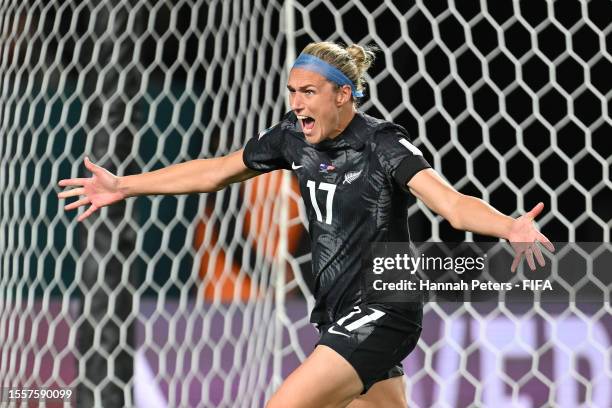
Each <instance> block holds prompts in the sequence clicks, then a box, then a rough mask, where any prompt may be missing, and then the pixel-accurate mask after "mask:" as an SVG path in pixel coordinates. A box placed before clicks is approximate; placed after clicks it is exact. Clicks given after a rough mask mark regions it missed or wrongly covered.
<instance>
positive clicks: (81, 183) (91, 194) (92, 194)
mask: <svg viewBox="0 0 612 408" xmlns="http://www.w3.org/2000/svg"><path fill="white" fill-rule="evenodd" d="M85 167H86V168H87V170H89V171H90V172H91V173H92V174H93V175H92V177H90V178H72V179H64V180H60V181H59V183H58V184H59V185H60V186H61V187H68V186H72V187H76V188H73V189H70V190H66V191H62V192H61V193H59V194H58V195H57V196H58V198H68V197H74V196H84V197H82V198H80V199H79V200H77V201H75V202H73V203H70V204H68V205H66V206H64V209H65V210H73V209H75V208H79V207H80V206H82V205H87V204H91V205H90V206H89V208H88V209H87V210H86V211H85V212H84V213H82V214H81V215H79V217H78V218H77V221H83V220H84V219H85V218H87V217H89V216H90V215H91V214H93V213H94V212H96V210H98V209H99V208H102V207H105V206H107V205H110V204H113V203H116V202H117V201H121V200H123V199H124V198H125V196H124V194H123V193H121V191H120V190H119V179H120V178H119V177H117V176H115V175H114V174H113V173H111V172H110V171H108V170H106V169H105V168H103V167H100V166H97V165H95V164H93V163H92V162H91V161H90V160H89V157H85Z"/></svg>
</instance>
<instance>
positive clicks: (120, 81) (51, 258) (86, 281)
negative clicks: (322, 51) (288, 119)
mask: <svg viewBox="0 0 612 408" xmlns="http://www.w3.org/2000/svg"><path fill="white" fill-rule="evenodd" d="M611 22H612V3H610V2H609V1H606V0H601V1H596V0H594V1H575V0H563V1H560V0H559V1H550V0H549V1H544V0H531V1H524V2H519V1H510V0H508V1H490V0H489V1H485V0H481V1H477V0H461V1H456V0H448V1H445V0H428V1H416V2H415V1H401V2H399V1H397V2H393V1H369V0H355V1H353V2H341V1H336V0H314V1H302V0H291V1H284V2H283V1H280V0H270V1H260V0H251V1H244V0H243V1H239V0H231V1H212V0H207V1H203V0H184V1H180V0H172V1H155V0H125V1H119V0H83V1H70V0H49V1H42V0H21V1H13V0H4V1H0V30H1V34H0V36H1V37H0V38H1V39H0V158H1V160H0V185H1V186H2V188H1V189H0V200H1V202H0V387H21V388H71V389H73V390H75V393H76V397H75V398H74V400H73V402H74V403H75V404H77V405H78V406H83V407H90V406H104V407H110V406H143V407H144V406H147V407H161V406H172V407H173V406H204V407H247V406H253V407H258V406H262V405H263V402H264V401H265V399H266V398H268V397H269V396H270V395H271V393H272V392H273V390H274V389H275V387H276V386H278V384H279V383H280V381H282V378H284V377H286V375H287V374H288V373H289V372H290V371H291V370H292V369H293V368H295V367H296V365H297V364H298V363H299V361H300V360H301V359H303V358H304V357H305V355H307V354H308V353H309V352H310V350H311V349H312V346H313V344H314V342H315V340H316V333H315V330H314V328H313V327H311V326H310V325H309V323H308V317H307V315H308V303H309V302H311V298H310V295H309V289H308V285H309V272H310V263H309V255H308V253H309V248H308V238H307V233H306V230H305V227H304V216H303V211H302V206H303V204H302V203H301V199H300V198H299V194H298V192H297V188H296V183H295V181H294V180H293V178H292V176H291V175H290V174H288V173H287V174H285V173H282V172H275V173H272V174H268V175H265V176H261V177H258V178H257V179H255V180H252V181H250V182H248V183H245V184H243V185H235V186H232V187H230V188H227V189H226V190H224V191H221V192H218V193H216V194H201V195H190V196H177V197H174V196H173V197H163V196H155V197H139V198H136V199H129V200H128V201H127V202H126V203H123V204H121V205H116V206H113V207H109V208H105V209H103V210H102V211H101V213H99V214H98V215H96V216H94V217H91V218H90V219H88V220H86V222H85V223H83V224H78V223H77V222H76V219H75V214H73V213H65V212H64V211H63V209H62V205H63V202H60V201H58V200H57V198H56V193H57V192H58V187H57V181H58V180H60V179H62V178H68V177H76V176H89V174H86V173H85V172H84V166H83V164H82V163H83V157H84V156H85V154H88V155H89V156H90V157H91V159H92V160H93V161H94V162H96V163H97V164H100V165H102V166H104V167H106V168H107V169H109V170H110V171H113V172H116V173H117V174H119V175H126V174H134V173H137V172H143V171H151V170H154V169H158V168H160V167H162V166H166V165H169V164H172V163H178V162H182V161H186V160H191V159H194V158H202V157H213V156H217V155H221V154H226V153H229V152H231V151H234V150H236V149H239V148H240V147H241V146H243V144H244V143H245V141H246V140H247V138H249V137H252V136H253V135H255V134H256V133H257V132H258V131H259V130H261V129H265V128H267V127H269V126H270V125H271V124H272V123H274V122H275V121H277V120H279V119H280V117H281V115H282V114H283V112H285V111H286V110H287V105H286V97H285V88H284V84H285V81H286V77H287V73H288V69H289V67H290V66H291V63H292V61H293V59H294V58H295V56H296V55H297V54H298V53H299V51H300V50H301V49H302V48H303V47H304V46H305V45H306V44H307V43H308V42H310V41H319V40H331V41H339V42H343V43H349V44H350V43H353V42H354V43H359V44H375V45H377V46H378V47H379V48H380V49H381V51H380V52H379V53H378V56H377V61H376V63H375V65H374V67H373V69H371V71H370V74H369V87H368V91H367V93H366V97H365V99H364V102H363V104H362V110H364V111H365V112H366V113H368V114H371V115H373V116H378V117H384V118H386V119H389V120H393V121H395V122H397V123H399V124H401V125H403V126H404V127H406V128H407V129H408V131H409V132H410V133H411V134H412V135H413V137H414V138H415V144H416V145H417V146H419V147H420V148H422V149H423V150H424V152H425V156H426V158H427V159H428V160H429V162H430V163H432V164H433V165H434V167H435V168H436V169H437V170H438V171H439V172H440V173H442V174H443V175H444V176H445V177H446V179H448V180H449V181H450V182H451V183H452V184H453V185H454V186H455V187H456V188H457V189H458V190H460V191H461V192H464V193H469V194H472V195H475V196H478V197H482V198H484V199H485V200H487V201H488V202H490V203H491V204H492V205H493V206H495V207H496V208H498V209H499V210H501V211H503V212H505V213H507V214H511V215H514V216H517V215H519V214H521V213H523V212H524V211H527V210H529V209H530V208H531V207H532V206H533V205H535V204H536V203H537V202H538V201H543V202H544V203H545V204H546V210H545V214H544V215H543V216H542V217H541V219H539V220H538V224H539V225H540V227H541V229H542V231H543V232H544V233H545V234H546V235H547V236H548V237H549V238H550V239H551V240H553V241H560V242H562V241H566V242H567V241H570V242H573V241H589V242H599V243H601V244H602V247H604V248H605V249H606V250H607V251H608V252H609V248H610V225H611V219H612V182H611V181H610V172H611V166H612V143H610V140H611V137H612V119H611V117H610V113H609V112H610V107H611V103H612V102H611V101H612V75H611V74H610V73H611V72H612V25H611ZM409 214H410V223H411V231H412V234H413V239H414V240H415V241H427V240H438V241H454V242H459V241H463V240H487V239H488V238H486V237H479V236H474V235H472V234H469V233H463V232H458V231H455V230H453V229H452V228H451V227H450V226H449V224H448V223H447V222H445V221H443V220H442V219H440V218H439V217H437V216H435V215H434V214H432V213H431V212H430V211H429V210H427V209H426V208H425V207H424V206H422V205H421V204H419V203H414V204H413V205H412V206H411V207H410V208H409ZM588 262H591V261H589V254H585V255H584V263H585V264H587V263H588ZM602 262H607V264H608V265H611V263H610V259H607V260H604V261H602ZM577 270H580V268H578V269H577ZM609 289H610V288H609V287H608V292H609ZM591 306H592V305H591ZM424 327H425V328H424V332H423V336H422V340H421V341H420V343H419V345H418V346H417V349H416V350H415V352H414V353H413V354H412V355H411V356H410V357H409V358H408V359H407V360H406V362H405V366H406V369H407V374H408V375H407V393H408V398H409V402H410V406H415V407H430V406H452V407H464V406H496V407H500V408H501V407H505V406H508V407H509V406H512V407H519V406H521V407H540V406H567V407H575V406H589V407H595V406H598V407H610V406H612V364H611V357H612V354H611V350H612V349H611V347H610V345H611V342H612V318H611V309H610V304H609V302H607V303H605V304H603V305H597V306H596V307H595V306H592V307H591V309H590V310H587V311H585V310H584V309H581V308H578V307H576V305H571V304H570V305H567V306H566V307H560V308H557V310H555V311H554V312H551V311H549V310H545V308H544V307H540V306H539V305H536V306H534V307H532V308H528V309H527V310H522V311H520V312H517V311H512V310H510V309H509V308H506V307H499V308H494V309H492V310H488V311H481V310H478V308H477V307H475V306H474V305H471V304H459V305H454V306H453V307H449V308H446V307H442V305H439V304H435V303H430V304H428V305H427V307H426V313H425V319H424Z"/></svg>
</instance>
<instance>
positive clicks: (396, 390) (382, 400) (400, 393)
mask: <svg viewBox="0 0 612 408" xmlns="http://www.w3.org/2000/svg"><path fill="white" fill-rule="evenodd" d="M407 406H408V403H407V402H406V393H405V385H404V377H403V376H400V377H393V378H389V379H387V380H383V381H379V382H377V383H376V384H374V385H373V386H372V387H371V388H370V389H369V390H368V392H366V393H365V394H363V395H360V396H359V397H357V398H355V399H354V400H353V401H352V402H351V403H350V404H349V405H348V407H347V408H377V407H385V408H387V407H388V408H406V407H407Z"/></svg>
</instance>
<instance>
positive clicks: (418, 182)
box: [408, 169, 514, 239]
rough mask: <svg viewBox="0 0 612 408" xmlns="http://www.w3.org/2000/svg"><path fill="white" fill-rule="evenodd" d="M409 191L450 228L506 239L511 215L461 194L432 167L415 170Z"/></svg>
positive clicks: (511, 221) (509, 228)
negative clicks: (443, 219) (416, 171)
mask: <svg viewBox="0 0 612 408" xmlns="http://www.w3.org/2000/svg"><path fill="white" fill-rule="evenodd" d="M408 187H409V188H410V192H411V193H412V194H414V196H415V197H417V198H418V199H420V200H421V201H423V203H424V204H425V205H426V206H427V207H429V208H430V209H431V210H433V211H435V212H436V213H438V214H440V215H441V216H442V217H444V218H445V219H446V220H447V221H448V222H450V224H451V225H452V226H453V228H456V229H459V230H464V231H472V232H475V233H477V234H482V235H489V236H493V237H497V238H506V239H507V238H508V233H509V232H510V230H511V227H512V223H513V222H514V218H512V217H508V216H507V215H504V214H502V213H500V212H499V211H497V210H496V209H495V208H493V207H492V206H490V205H489V204H487V203H486V202H484V201H483V200H481V199H480V198H476V197H472V196H469V195H465V194H461V193H460V192H458V191H457V190H455V189H454V188H453V187H452V186H451V185H450V184H448V183H447V182H446V181H444V179H442V177H440V175H439V174H438V173H437V172H436V171H435V170H433V169H427V170H423V171H420V172H419V173H417V174H416V175H415V176H414V177H413V178H412V179H411V180H410V182H409V183H408Z"/></svg>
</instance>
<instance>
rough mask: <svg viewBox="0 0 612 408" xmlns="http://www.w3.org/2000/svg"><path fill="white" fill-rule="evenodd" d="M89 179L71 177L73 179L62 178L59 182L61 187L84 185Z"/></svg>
mask: <svg viewBox="0 0 612 408" xmlns="http://www.w3.org/2000/svg"><path fill="white" fill-rule="evenodd" d="M87 180H88V179H86V178H71V179H64V180H60V181H59V182H58V183H57V184H59V185H60V186H61V187H66V186H84V185H85V182H86V181H87Z"/></svg>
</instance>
